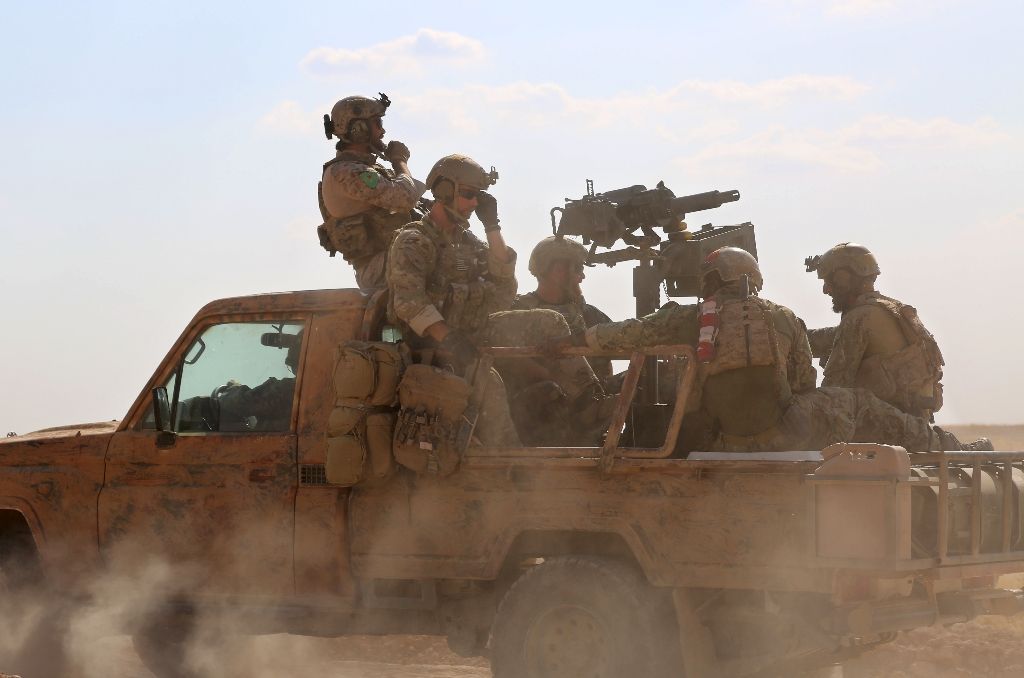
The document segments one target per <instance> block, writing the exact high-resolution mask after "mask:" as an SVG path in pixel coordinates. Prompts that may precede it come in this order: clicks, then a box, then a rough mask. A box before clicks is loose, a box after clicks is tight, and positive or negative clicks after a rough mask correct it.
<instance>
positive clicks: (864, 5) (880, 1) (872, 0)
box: [826, 0, 898, 17]
mask: <svg viewBox="0 0 1024 678" xmlns="http://www.w3.org/2000/svg"><path fill="white" fill-rule="evenodd" d="M897 5H898V3H897V2H896V0H834V1H833V2H829V3H828V9H827V10H826V11H827V12H828V13H829V14H832V15H835V16H849V17H859V16H868V15H874V14H886V13H888V12H891V11H893V10H894V9H896V7H897Z"/></svg>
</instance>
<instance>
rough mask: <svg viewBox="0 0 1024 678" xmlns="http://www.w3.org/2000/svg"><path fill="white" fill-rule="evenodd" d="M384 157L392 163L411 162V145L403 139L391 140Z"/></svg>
mask: <svg viewBox="0 0 1024 678" xmlns="http://www.w3.org/2000/svg"><path fill="white" fill-rule="evenodd" d="M384 157H385V158H387V159H388V162H390V163H392V164H394V163H396V162H409V147H408V146H406V145H405V144H403V143H402V142H401V141H395V140H392V141H389V142H388V145H387V148H385V149H384Z"/></svg>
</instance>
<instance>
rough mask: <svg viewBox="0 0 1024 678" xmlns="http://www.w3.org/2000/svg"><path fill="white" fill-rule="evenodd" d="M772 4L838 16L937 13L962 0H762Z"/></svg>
mask: <svg viewBox="0 0 1024 678" xmlns="http://www.w3.org/2000/svg"><path fill="white" fill-rule="evenodd" d="M761 2H762V3H764V4H768V5H772V6H783V7H789V8H792V9H794V10H797V11H803V10H810V11H812V12H815V13H821V14H824V15H827V16H830V17H833V18H837V19H866V18H878V17H882V16H896V15H903V16H907V15H914V16H921V15H925V14H934V13H935V12H937V11H940V10H941V9H944V8H945V7H948V6H950V5H953V4H956V3H957V2H959V0H761Z"/></svg>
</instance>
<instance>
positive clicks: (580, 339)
mask: <svg viewBox="0 0 1024 678" xmlns="http://www.w3.org/2000/svg"><path fill="white" fill-rule="evenodd" d="M586 345H587V340H586V337H585V335H584V334H583V333H582V332H577V333H575V334H566V335H564V336H561V337H555V338H554V339H548V340H547V341H546V342H544V344H542V345H541V347H540V350H541V351H542V352H543V353H544V354H545V355H547V356H549V357H552V358H562V357H564V356H563V355H562V350H563V349H566V348H569V347H570V346H586Z"/></svg>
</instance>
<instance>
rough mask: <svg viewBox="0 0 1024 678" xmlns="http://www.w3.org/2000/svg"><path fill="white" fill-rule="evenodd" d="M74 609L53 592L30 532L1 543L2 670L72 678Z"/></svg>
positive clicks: (43, 677) (46, 677) (0, 539)
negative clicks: (68, 647)
mask: <svg viewBox="0 0 1024 678" xmlns="http://www.w3.org/2000/svg"><path fill="white" fill-rule="evenodd" d="M71 613H72V609H71V605H69V604H68V603H67V602H66V601H65V598H64V597H63V596H61V595H58V594H57V593H55V592H52V591H50V590H49V589H48V588H47V586H46V582H45V580H44V578H43V575H42V567H41V566H40V563H39V555H38V553H37V552H36V548H35V543H34V542H33V541H32V537H31V533H30V532H28V526H27V525H26V526H24V530H23V531H18V530H14V531H8V533H7V534H4V535H3V536H2V537H0V616H2V617H3V619H4V621H5V627H4V639H3V642H2V643H0V670H4V671H11V672H14V673H20V674H23V675H26V676H33V678H37V677H38V678H51V677H52V678H60V677H62V676H64V675H66V670H65V669H66V667H67V662H66V651H65V648H64V639H65V637H66V635H67V626H68V618H69V616H70V615H71Z"/></svg>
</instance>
